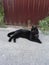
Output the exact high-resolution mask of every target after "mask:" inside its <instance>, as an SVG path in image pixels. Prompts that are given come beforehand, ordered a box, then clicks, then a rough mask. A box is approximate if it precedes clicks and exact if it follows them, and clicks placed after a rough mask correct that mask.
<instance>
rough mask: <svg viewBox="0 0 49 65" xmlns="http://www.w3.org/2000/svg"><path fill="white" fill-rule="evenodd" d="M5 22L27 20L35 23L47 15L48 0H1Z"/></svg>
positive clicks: (12, 22) (48, 9)
mask: <svg viewBox="0 0 49 65" xmlns="http://www.w3.org/2000/svg"><path fill="white" fill-rule="evenodd" d="M3 5H4V12H5V22H6V24H16V23H18V22H22V23H23V22H27V21H28V19H31V21H32V23H33V24H36V23H37V21H38V20H39V19H42V18H44V17H46V16H48V15H49V0H3Z"/></svg>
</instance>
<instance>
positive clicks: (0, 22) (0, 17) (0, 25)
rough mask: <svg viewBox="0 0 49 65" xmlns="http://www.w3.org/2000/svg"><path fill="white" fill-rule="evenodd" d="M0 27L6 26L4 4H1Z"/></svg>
mask: <svg viewBox="0 0 49 65" xmlns="http://www.w3.org/2000/svg"><path fill="white" fill-rule="evenodd" d="M0 27H5V23H4V8H3V6H2V4H0Z"/></svg>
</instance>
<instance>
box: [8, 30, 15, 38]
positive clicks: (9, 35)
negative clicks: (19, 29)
mask: <svg viewBox="0 0 49 65" xmlns="http://www.w3.org/2000/svg"><path fill="white" fill-rule="evenodd" d="M14 33H15V31H13V32H10V33H8V34H7V36H8V37H11V36H12V35H13V34H14Z"/></svg>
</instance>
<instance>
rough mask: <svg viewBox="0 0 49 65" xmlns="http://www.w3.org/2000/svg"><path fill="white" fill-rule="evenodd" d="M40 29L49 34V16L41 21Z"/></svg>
mask: <svg viewBox="0 0 49 65" xmlns="http://www.w3.org/2000/svg"><path fill="white" fill-rule="evenodd" d="M39 26H40V30H41V31H42V32H43V33H47V32H48V34H49V16H48V17H46V18H44V19H42V20H40V21H39Z"/></svg>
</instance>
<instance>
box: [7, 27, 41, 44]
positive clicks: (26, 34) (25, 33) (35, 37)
mask: <svg viewBox="0 0 49 65" xmlns="http://www.w3.org/2000/svg"><path fill="white" fill-rule="evenodd" d="M8 37H10V38H9V42H11V40H12V39H13V41H14V42H16V39H18V38H26V39H28V40H30V41H34V42H38V43H41V41H40V40H39V31H38V28H37V27H34V26H32V28H31V31H29V30H24V29H19V30H16V31H13V32H10V33H8Z"/></svg>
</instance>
